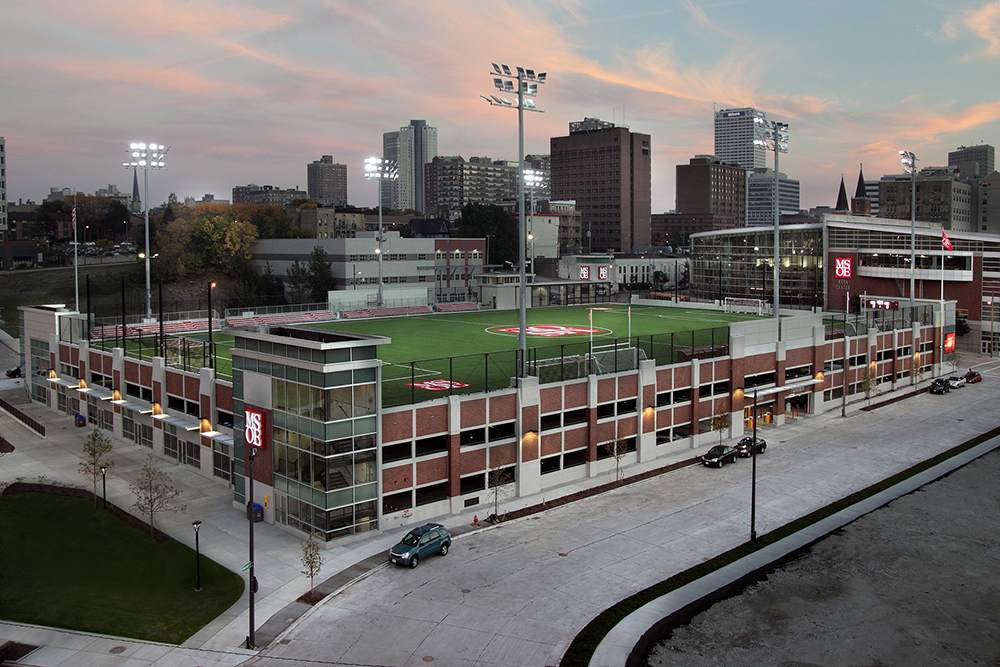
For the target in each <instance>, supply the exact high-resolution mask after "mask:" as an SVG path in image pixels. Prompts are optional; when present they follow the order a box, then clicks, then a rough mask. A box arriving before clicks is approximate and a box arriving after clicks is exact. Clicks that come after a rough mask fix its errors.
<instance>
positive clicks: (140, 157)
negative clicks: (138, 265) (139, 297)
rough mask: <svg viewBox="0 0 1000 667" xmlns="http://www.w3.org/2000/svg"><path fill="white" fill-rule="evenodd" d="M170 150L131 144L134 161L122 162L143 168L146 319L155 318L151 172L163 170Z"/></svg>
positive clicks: (157, 145)
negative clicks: (151, 273)
mask: <svg viewBox="0 0 1000 667" xmlns="http://www.w3.org/2000/svg"><path fill="white" fill-rule="evenodd" d="M169 150H170V149H169V148H165V147H164V146H163V145H162V144H148V145H147V144H143V143H134V142H133V143H132V144H129V150H128V151H127V152H128V153H129V154H130V155H131V157H132V159H131V160H130V161H129V162H122V166H123V167H126V168H128V167H131V168H132V169H136V168H140V167H141V168H142V181H143V195H142V197H143V200H142V207H143V208H144V209H145V210H146V319H149V318H151V317H152V316H153V301H152V291H151V289H150V284H149V260H150V254H149V170H150V169H163V168H164V162H163V158H165V157H166V155H167V151H169Z"/></svg>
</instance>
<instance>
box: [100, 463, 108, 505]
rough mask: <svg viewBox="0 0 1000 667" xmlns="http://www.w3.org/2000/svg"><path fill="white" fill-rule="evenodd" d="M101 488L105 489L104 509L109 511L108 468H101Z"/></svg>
mask: <svg viewBox="0 0 1000 667" xmlns="http://www.w3.org/2000/svg"><path fill="white" fill-rule="evenodd" d="M101 487H103V489H104V509H108V466H101Z"/></svg>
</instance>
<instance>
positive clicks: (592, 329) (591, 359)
mask: <svg viewBox="0 0 1000 667" xmlns="http://www.w3.org/2000/svg"><path fill="white" fill-rule="evenodd" d="M587 317H589V318H590V327H589V328H590V363H594V309H593V308H588V309H587Z"/></svg>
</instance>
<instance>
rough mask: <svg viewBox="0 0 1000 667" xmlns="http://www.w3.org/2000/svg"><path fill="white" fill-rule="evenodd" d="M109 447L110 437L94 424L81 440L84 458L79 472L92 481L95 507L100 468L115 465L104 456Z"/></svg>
mask: <svg viewBox="0 0 1000 667" xmlns="http://www.w3.org/2000/svg"><path fill="white" fill-rule="evenodd" d="M111 449H112V447H111V438H110V437H109V436H108V435H106V434H105V433H104V432H103V431H102V430H101V429H99V428H97V427H96V426H95V427H94V430H93V431H91V432H90V435H88V436H87V439H86V440H84V441H83V456H84V459H83V461H81V462H80V473H81V474H82V475H84V476H85V477H89V478H90V481H91V482H93V489H94V507H97V480H99V479H100V478H101V468H104V470H105V471H107V470H109V469H111V468H114V467H115V462H114V461H111V460H110V459H105V458H104V457H105V456H106V455H107V454H108V453H110V452H111Z"/></svg>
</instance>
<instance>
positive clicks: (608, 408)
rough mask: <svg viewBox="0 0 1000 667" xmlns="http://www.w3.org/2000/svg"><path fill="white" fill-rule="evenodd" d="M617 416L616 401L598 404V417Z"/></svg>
mask: <svg viewBox="0 0 1000 667" xmlns="http://www.w3.org/2000/svg"><path fill="white" fill-rule="evenodd" d="M614 416H615V404H614V403H604V404H603V405H598V406H597V418H598V419H604V418H606V417H614Z"/></svg>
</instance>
